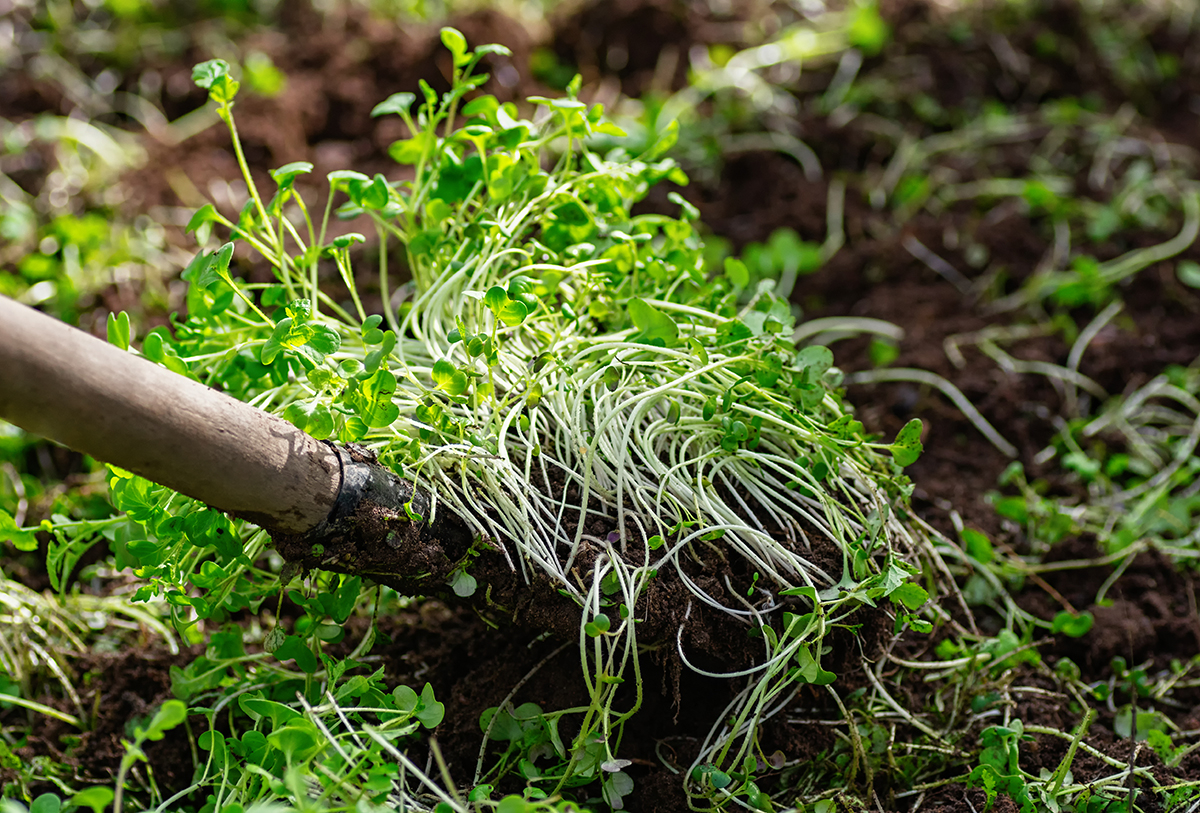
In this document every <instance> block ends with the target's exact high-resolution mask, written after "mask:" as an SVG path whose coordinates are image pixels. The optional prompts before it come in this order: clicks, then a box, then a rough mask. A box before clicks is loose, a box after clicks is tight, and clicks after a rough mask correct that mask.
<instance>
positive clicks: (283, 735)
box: [267, 717, 322, 765]
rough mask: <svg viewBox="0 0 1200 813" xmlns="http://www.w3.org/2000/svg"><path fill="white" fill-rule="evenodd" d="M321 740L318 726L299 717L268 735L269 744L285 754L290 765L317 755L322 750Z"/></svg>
mask: <svg viewBox="0 0 1200 813" xmlns="http://www.w3.org/2000/svg"><path fill="white" fill-rule="evenodd" d="M321 739H322V738H321V736H320V734H319V732H318V731H317V729H316V726H314V725H313V724H312V723H311V722H309V721H308V720H307V719H305V718H303V717H297V718H296V719H294V720H292V721H290V722H289V723H288V724H287V725H285V726H283V727H282V728H276V729H275V730H274V731H272V732H271V733H270V734H268V735H267V742H269V743H270V744H271V745H272V746H274V747H275V748H278V749H279V750H280V751H282V752H283V756H284V759H286V760H287V762H288V764H289V765H290V764H291V763H293V762H299V761H303V760H305V759H307V758H308V757H309V756H311V755H312V754H313V753H315V752H316V751H317V749H318V748H320V743H321Z"/></svg>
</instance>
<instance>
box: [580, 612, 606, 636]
mask: <svg viewBox="0 0 1200 813" xmlns="http://www.w3.org/2000/svg"><path fill="white" fill-rule="evenodd" d="M611 626H612V622H611V621H609V619H608V616H607V615H605V614H604V613H598V614H597V615H596V617H595V618H593V619H592V620H591V621H589V622H588V623H586V624H584V625H583V631H584V633H586V634H587V635H588V637H590V638H598V637H600V636H601V635H603V634H604V633H606V632H608V630H609V628H610V627H611Z"/></svg>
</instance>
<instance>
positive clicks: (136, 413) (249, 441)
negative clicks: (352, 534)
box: [0, 296, 342, 534]
mask: <svg viewBox="0 0 1200 813" xmlns="http://www.w3.org/2000/svg"><path fill="white" fill-rule="evenodd" d="M0 418H3V419H4V420H7V421H9V422H11V423H14V424H16V425H17V426H20V427H22V428H24V429H25V430H27V431H29V432H33V433H35V434H38V435H43V436H45V437H48V438H50V439H52V440H55V441H57V442H59V443H61V444H63V445H64V446H69V447H71V448H72V449H76V450H78V451H81V452H85V453H87V454H89V455H91V456H93V457H95V458H98V459H100V460H104V461H106V462H109V463H113V464H114V465H117V466H120V467H121V468H124V469H128V470H130V471H132V472H135V473H136V474H139V475H141V476H142V477H145V478H147V479H148V480H153V481H154V482H156V483H161V484H163V485H165V486H168V487H170V488H173V489H175V490H176V491H179V492H182V493H184V494H186V495H188V496H189V497H194V498H196V499H198V500H202V501H203V502H205V503H207V504H209V505H210V506H212V507H214V508H218V509H220V510H222V511H228V512H229V513H231V514H234V515H236V516H239V517H242V518H243V519H247V520H250V521H251V522H254V523H256V524H258V525H261V526H263V527H264V528H267V529H269V530H271V531H275V532H281V533H285V534H302V533H305V532H306V531H309V530H311V529H312V528H314V527H316V526H317V525H318V524H320V523H321V522H322V521H323V520H324V519H325V518H326V517H327V516H328V515H329V512H330V510H331V509H332V508H333V505H334V502H335V500H336V499H337V496H338V492H339V490H340V488H341V476H342V475H341V464H340V462H339V458H338V455H337V454H336V453H335V451H334V450H333V449H332V448H331V447H329V446H328V445H326V444H324V443H321V442H319V441H316V440H314V439H313V438H311V437H310V436H308V435H306V434H305V433H304V432H301V431H300V430H299V429H297V428H296V427H294V426H292V425H291V424H290V423H288V422H287V421H285V420H283V419H281V418H276V417H274V416H271V415H268V414H266V413H265V412H262V411H260V410H258V409H255V408H254V407H251V406H248V405H247V404H243V403H241V402H240V401H236V400H234V399H233V398H230V397H229V396H227V395H224V394H222V393H220V392H217V391H216V390H214V389H211V388H209V387H206V386H204V385H203V384H199V383H197V382H195V381H192V380H191V379H189V378H185V377H184V376H181V375H177V374H175V373H172V372H170V371H169V370H167V369H165V368H163V367H159V366H158V365H156V364H153V363H152V362H150V361H147V360H146V359H143V358H140V357H138V356H135V355H133V354H132V353H127V352H125V351H123V350H121V349H119V348H117V347H114V346H113V345H110V344H108V343H106V342H103V341H101V340H99V339H97V338H95V337H94V336H91V335H89V334H87V333H84V332H83V331H81V330H77V329H76V328H73V327H70V326H68V325H66V324H64V323H62V322H59V321H58V320H56V319H53V318H51V317H49V316H46V315H45V314H43V313H40V312H38V311H36V310H33V309H32V308H28V307H25V306H24V305H20V304H17V303H16V302H14V301H13V300H11V299H8V298H6V297H3V296H0Z"/></svg>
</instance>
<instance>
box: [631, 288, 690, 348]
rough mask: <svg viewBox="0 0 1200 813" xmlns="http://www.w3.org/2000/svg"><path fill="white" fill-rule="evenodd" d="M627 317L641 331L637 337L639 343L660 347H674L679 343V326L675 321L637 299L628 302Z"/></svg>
mask: <svg viewBox="0 0 1200 813" xmlns="http://www.w3.org/2000/svg"><path fill="white" fill-rule="evenodd" d="M629 316H630V318H631V319H633V324H634V326H635V327H637V329H638V330H640V331H641V332H640V333H639V334H638V336H637V338H638V340H639V341H641V342H644V343H646V344H656V345H659V346H662V347H674V346H675V345H676V344H678V343H679V326H678V325H676V324H675V320H674V319H672V318H671V317H670V316H667V315H666V314H665V313H663V312H662V311H660V310H658V309H657V308H655V307H654V306H653V305H649V304H647V303H646V302H645V301H644V300H642V299H638V298H637V297H634V298H633V299H631V300H629Z"/></svg>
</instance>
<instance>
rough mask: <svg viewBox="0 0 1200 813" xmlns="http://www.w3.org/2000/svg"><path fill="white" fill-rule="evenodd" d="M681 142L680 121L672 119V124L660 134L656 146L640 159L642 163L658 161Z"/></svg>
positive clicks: (652, 146) (655, 142)
mask: <svg viewBox="0 0 1200 813" xmlns="http://www.w3.org/2000/svg"><path fill="white" fill-rule="evenodd" d="M678 140H679V121H678V120H677V119H671V121H670V123H669V124H667V126H666V127H664V128H663V130H662V131H661V132H660V133H659V134H658V138H657V139H655V141H654V144H653V145H651V147H650V149H648V150H646V151H645V152H644V153H642V155H640V156H639V157H638V160H640V161H646V162H647V163H649V162H650V161H657V160H658V159H659V158H661V157H662V156H664V155H666V153H667V150H669V149H671V148H672V147H674V146H675V142H676V141H678Z"/></svg>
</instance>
